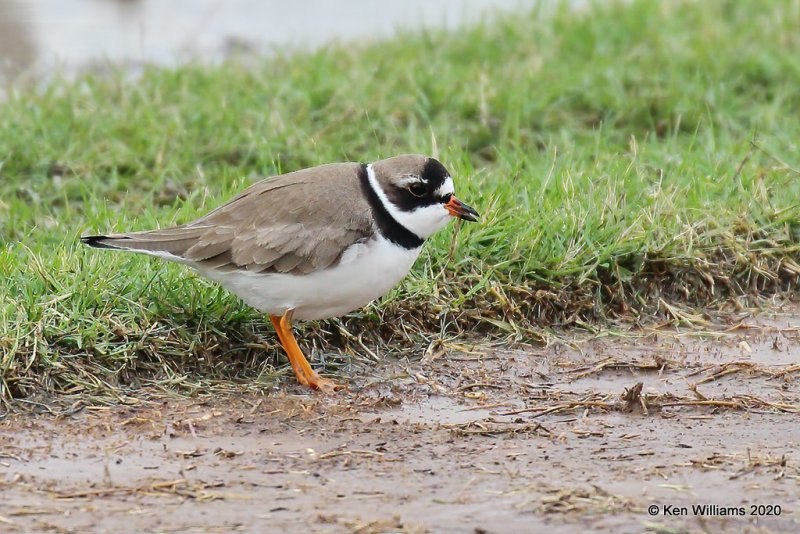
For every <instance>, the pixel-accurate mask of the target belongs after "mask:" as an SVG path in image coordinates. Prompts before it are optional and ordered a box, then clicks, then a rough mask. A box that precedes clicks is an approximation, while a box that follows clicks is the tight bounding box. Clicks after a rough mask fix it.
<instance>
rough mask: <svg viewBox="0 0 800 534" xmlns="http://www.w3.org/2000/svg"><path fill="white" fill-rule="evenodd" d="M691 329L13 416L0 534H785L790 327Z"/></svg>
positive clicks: (798, 375)
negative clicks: (338, 385) (325, 379)
mask: <svg viewBox="0 0 800 534" xmlns="http://www.w3.org/2000/svg"><path fill="white" fill-rule="evenodd" d="M708 330H709V331H707V332H705V333H703V332H698V331H697V330H693V331H686V332H682V331H675V330H670V331H666V330H637V331H630V332H617V333H615V334H613V335H612V334H604V335H603V336H602V337H597V336H595V337H594V338H574V339H569V340H562V341H561V342H558V343H554V344H553V345H552V346H550V347H548V348H546V349H526V350H509V349H497V348H495V349H479V348H470V347H464V346H459V347H458V348H460V349H461V350H460V351H458V350H455V349H454V347H453V346H449V348H450V349H451V350H448V351H447V352H446V353H445V354H444V355H442V356H440V357H439V358H436V359H433V361H420V360H419V359H416V360H414V359H413V358H412V359H411V360H410V361H405V362H403V361H399V360H393V361H386V362H383V363H382V364H381V365H379V366H375V367H372V368H367V367H361V368H359V369H357V370H356V371H355V372H354V374H353V378H352V380H351V382H350V384H349V389H348V391H346V392H340V393H338V394H336V395H332V396H322V395H319V394H314V393H307V392H305V391H303V390H302V389H300V388H299V387H297V386H295V385H292V384H290V383H288V382H287V383H284V384H282V385H281V387H280V388H278V389H276V390H274V391H270V392H265V393H264V395H263V396H260V397H255V396H246V397H226V398H214V399H212V398H200V399H188V400H187V399H179V398H174V399H173V398H158V397H156V396H155V395H154V394H153V393H152V392H150V393H149V394H147V395H144V394H143V398H142V399H141V400H139V401H138V402H136V403H135V404H133V405H128V406H117V407H111V408H109V407H88V408H86V409H84V410H82V411H81V412H80V413H78V414H74V415H71V416H68V417H53V416H41V415H40V416H34V415H31V414H21V413H19V414H15V415H11V416H8V417H6V418H5V420H3V421H0V531H8V532H15V531H19V532H27V531H38V530H41V531H54V532H87V531H97V532H143V531H158V532H231V531H241V532H282V531H288V532H296V531H307V532H359V533H369V532H475V533H479V532H491V533H499V532H538V531H542V530H544V529H547V530H548V531H549V532H576V531H582V530H587V529H593V530H609V531H618V532H641V531H645V530H651V531H657V532H684V531H690V532H694V531H697V532H720V531H737V532H741V531H744V532H748V531H749V532H797V531H800V452H798V451H799V450H800V449H799V448H798V445H800V384H799V383H798V380H799V379H800V343H798V341H799V340H800V313H798V311H797V310H793V311H792V312H791V313H789V314H776V315H771V316H769V317H766V316H765V317H760V318H758V319H748V320H745V321H744V322H742V323H735V324H729V325H723V326H719V325H717V326H715V327H714V328H711V327H709V329H708ZM445 347H448V345H447V344H446V345H445ZM638 384H641V386H638ZM699 504H716V505H721V506H725V507H736V508H737V509H738V507H740V506H741V507H744V512H745V514H746V515H745V516H742V517H739V516H733V517H731V516H721V515H719V513H720V512H719V511H717V512H716V513H715V514H712V515H708V514H707V515H700V514H698V513H695V512H694V511H693V510H692V508H691V506H692V505H699ZM652 505H655V506H657V511H658V514H657V515H650V514H649V513H648V507H650V506H652ZM751 505H765V506H773V508H771V509H767V508H764V509H756V510H754V511H756V512H761V513H760V514H759V515H750V513H751ZM776 505H777V506H779V507H780V515H776V514H777V510H778V509H777V508H774V507H775V506H776ZM665 506H666V507H673V508H670V510H671V511H673V512H682V509H681V508H680V507H683V506H685V507H687V509H686V512H687V513H686V515H678V516H675V515H665V514H664V507H665ZM769 511H771V512H772V514H773V515H765V514H766V513H767V512H769Z"/></svg>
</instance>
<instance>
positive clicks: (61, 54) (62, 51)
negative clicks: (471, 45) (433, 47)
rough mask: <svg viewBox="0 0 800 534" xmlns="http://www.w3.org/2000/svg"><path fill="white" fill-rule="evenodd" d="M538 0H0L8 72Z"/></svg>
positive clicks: (158, 59) (334, 31) (256, 44)
mask: <svg viewBox="0 0 800 534" xmlns="http://www.w3.org/2000/svg"><path fill="white" fill-rule="evenodd" d="M535 2H536V0H461V1H456V0H404V1H403V2H379V1H376V0H339V1H333V0H293V1H286V0H168V1H167V0H0V64H2V65H3V69H4V72H5V74H6V76H10V75H16V74H19V73H20V72H25V71H34V72H35V74H47V73H49V72H52V71H53V70H54V69H59V70H61V71H65V72H66V73H67V74H69V73H71V72H75V71H76V70H77V69H80V68H83V67H85V66H87V65H91V64H96V63H103V62H111V63H115V64H118V63H125V64H137V63H144V62H146V63H156V64H160V65H173V64H175V63H178V62H181V61H185V60H187V59H197V58H199V59H202V60H208V61H215V60H219V59H220V58H224V57H225V56H226V55H227V54H228V53H230V51H231V49H246V50H252V51H256V52H266V51H268V50H269V49H270V47H272V46H275V45H280V46H286V45H288V46H302V47H315V46H320V45H322V44H324V43H326V42H328V41H330V40H331V39H344V40H353V39H360V38H385V37H388V36H390V35H392V34H393V33H394V32H395V31H396V30H397V29H398V28H408V29H416V28H421V27H431V26H445V27H455V26H457V25H459V24H461V23H462V22H468V21H474V20H477V19H479V18H480V17H481V16H482V14H484V13H485V12H486V11H487V10H493V9H503V10H509V9H515V8H524V7H527V6H530V5H532V4H534V3H535Z"/></svg>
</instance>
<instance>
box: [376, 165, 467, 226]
mask: <svg viewBox="0 0 800 534" xmlns="http://www.w3.org/2000/svg"><path fill="white" fill-rule="evenodd" d="M367 176H368V177H369V185H370V186H371V187H372V189H373V190H374V191H375V194H377V195H378V198H379V199H380V200H381V202H382V203H383V205H384V206H385V207H386V211H388V212H389V215H391V216H392V217H393V218H394V220H396V221H397V222H399V223H400V224H401V225H403V226H404V227H405V228H406V229H408V230H410V231H411V232H413V233H414V234H416V235H417V236H419V237H421V238H422V239H427V238H428V237H430V236H432V235H433V234H434V233H436V232H437V231H439V230H441V229H442V228H444V227H445V226H447V223H448V222H450V219H451V218H452V215H450V212H449V211H447V208H445V207H444V204H438V203H437V204H432V205H430V206H424V207H422V208H416V209H414V210H411V211H403V210H401V209H400V208H398V207H397V206H395V205H394V204H392V202H391V201H390V200H389V198H388V197H387V196H386V193H384V192H383V189H381V185H380V184H379V183H378V179H377V178H375V171H373V170H372V165H368V166H367ZM446 184H447V181H445V183H444V184H442V187H445V185H446ZM452 187H453V183H452V180H450V188H451V189H452ZM440 189H441V188H440Z"/></svg>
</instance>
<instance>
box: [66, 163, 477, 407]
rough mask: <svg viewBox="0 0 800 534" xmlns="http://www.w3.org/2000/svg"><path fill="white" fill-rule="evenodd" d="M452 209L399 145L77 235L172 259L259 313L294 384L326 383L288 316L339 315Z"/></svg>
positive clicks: (404, 266) (450, 195)
mask: <svg viewBox="0 0 800 534" xmlns="http://www.w3.org/2000/svg"><path fill="white" fill-rule="evenodd" d="M453 218H458V219H462V220H465V221H472V222H476V221H478V220H479V214H478V212H477V211H475V209H474V208H472V207H471V206H469V205H467V204H465V203H464V202H462V201H461V200H459V199H458V198H457V197H456V196H455V189H454V183H453V178H452V176H451V174H450V173H449V172H448V170H447V169H446V168H445V166H444V165H443V164H442V163H441V162H439V161H438V160H437V159H435V158H432V157H428V156H425V155H420V154H404V155H399V156H394V157H390V158H387V159H382V160H379V161H375V162H373V163H356V162H341V163H328V164H324V165H320V166H316V167H311V168H307V169H302V170H297V171H294V172H289V173H286V174H280V175H276V176H271V177H269V178H265V179H263V180H261V181H259V182H257V183H255V184H253V185H251V186H250V187H248V188H247V189H245V190H244V191H242V192H241V193H239V194H238V195H236V196H235V197H234V198H232V199H231V200H229V201H228V202H227V203H225V204H223V205H221V206H220V207H218V208H216V209H214V210H213V211H211V212H209V213H208V214H206V215H204V216H202V217H200V218H199V219H196V220H194V221H192V222H189V223H186V224H181V225H179V226H174V227H169V228H163V229H155V230H147V231H136V232H127V233H114V234H108V235H85V236H82V237H81V238H80V240H81V242H83V243H84V244H86V245H89V246H90V247H94V248H98V249H110V250H117V251H128V252H135V253H140V254H146V255H149V256H155V257H157V258H161V259H165V260H169V261H173V262H177V263H182V264H185V265H187V266H189V267H191V268H193V269H195V270H196V271H197V272H198V273H199V274H200V275H202V276H204V277H206V278H208V279H210V280H212V281H214V282H216V283H218V284H220V285H221V286H222V287H224V288H226V289H227V290H228V291H230V292H232V293H234V294H235V295H237V296H238V297H240V298H241V299H242V300H243V301H244V302H245V303H247V304H248V305H250V306H252V307H253V308H255V309H256V310H258V311H260V312H262V313H266V314H267V315H269V318H270V320H271V322H272V324H273V326H274V327H275V332H276V333H277V336H278V339H279V341H280V343H281V345H282V346H283V349H284V350H285V352H286V355H287V357H288V359H289V363H290V364H291V366H292V369H293V371H294V374H295V376H296V378H297V381H298V382H299V383H300V384H301V385H303V386H307V387H310V388H312V389H316V390H322V391H324V392H329V391H335V390H337V389H339V388H340V387H342V386H341V385H340V384H337V383H336V382H333V381H331V380H328V379H326V378H323V377H321V376H320V375H319V374H318V373H317V372H316V371H314V369H313V368H312V367H311V365H310V364H309V363H308V360H307V359H306V357H305V355H304V354H303V351H302V350H301V349H300V347H299V345H298V343H297V340H296V339H295V337H294V334H293V333H292V321H293V320H301V321H303V320H319V319H329V318H332V317H338V316H341V315H344V314H347V313H349V312H351V311H353V310H356V309H359V308H361V307H363V306H366V305H367V304H369V303H370V302H372V301H373V300H376V299H378V298H379V297H381V296H383V295H384V294H386V293H387V292H388V291H389V290H390V289H391V288H393V287H394V286H395V285H397V284H398V283H399V282H400V281H401V280H402V279H403V278H404V277H405V276H406V275H407V274H408V273H409V271H410V270H411V267H412V265H413V264H414V262H415V260H416V259H417V257H418V256H419V254H420V251H421V250H422V247H423V244H424V243H425V240H426V239H428V238H429V237H431V236H432V235H433V234H434V233H436V232H437V231H439V230H441V229H442V228H444V227H445V226H447V224H448V222H449V221H450V220H452V219H453Z"/></svg>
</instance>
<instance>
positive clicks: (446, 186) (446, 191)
mask: <svg viewBox="0 0 800 534" xmlns="http://www.w3.org/2000/svg"><path fill="white" fill-rule="evenodd" d="M455 192H456V189H455V187H454V186H453V179H452V178H451V177H450V176H448V177H447V178H445V180H444V183H443V184H442V185H440V186H439V189H437V190H436V191H434V193H433V194H434V196H436V197H437V198H442V197H446V196H447V195H452V194H454V193H455Z"/></svg>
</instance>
